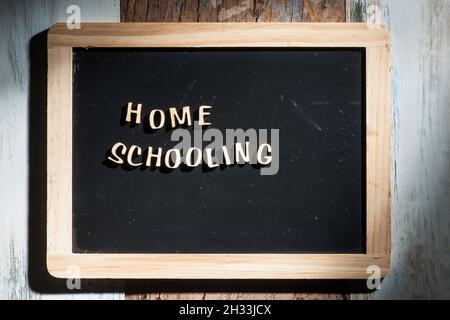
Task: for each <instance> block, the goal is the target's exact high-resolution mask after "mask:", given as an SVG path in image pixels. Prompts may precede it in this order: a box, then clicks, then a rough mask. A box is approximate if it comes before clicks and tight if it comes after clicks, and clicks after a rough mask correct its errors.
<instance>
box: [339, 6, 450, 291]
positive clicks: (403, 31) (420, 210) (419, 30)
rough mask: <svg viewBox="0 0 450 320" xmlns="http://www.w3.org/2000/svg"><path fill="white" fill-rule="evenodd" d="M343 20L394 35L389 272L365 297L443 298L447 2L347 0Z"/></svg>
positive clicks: (449, 224) (449, 94)
mask: <svg viewBox="0 0 450 320" xmlns="http://www.w3.org/2000/svg"><path fill="white" fill-rule="evenodd" d="M347 17H348V18H349V20H351V21H366V20H368V21H372V22H373V21H377V22H381V23H385V24H387V26H388V28H389V30H390V33H391V36H392V58H393V72H392V74H393V86H392V92H393V100H392V102H393V113H392V117H393V148H392V153H393V171H392V176H393V182H392V183H393V216H392V218H393V221H392V269H391V273H390V274H389V275H388V276H387V277H386V279H384V281H383V282H382V284H381V289H380V290H378V291H376V292H375V293H373V294H371V295H369V296H368V298H370V299H449V298H450V237H449V235H450V209H449V208H450V147H449V146H450V2H449V1H447V0H435V1H426V0H416V1H407V0H389V1H388V0H348V1H347ZM355 298H367V297H365V296H362V297H361V296H355Z"/></svg>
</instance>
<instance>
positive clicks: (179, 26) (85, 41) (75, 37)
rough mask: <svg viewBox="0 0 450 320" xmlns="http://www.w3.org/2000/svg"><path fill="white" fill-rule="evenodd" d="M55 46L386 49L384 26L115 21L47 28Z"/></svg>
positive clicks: (387, 41)
mask: <svg viewBox="0 0 450 320" xmlns="http://www.w3.org/2000/svg"><path fill="white" fill-rule="evenodd" d="M48 42H49V45H51V46H55V47H56V46H58V47H138V48H139V47H140V48H142V47H157V48H160V47H163V48H167V47H246V46H249V47H308V46H309V47H312V46H313V47H386V46H387V45H388V44H389V35H388V33H387V30H386V29H383V28H379V29H375V28H368V27H367V25H366V24H365V23H352V24H350V23H330V22H328V23H281V22H280V23H267V22H259V23H238V22H235V23H197V22H196V23H189V22H180V23H121V24H119V25H116V24H111V23H109V24H89V23H85V24H84V25H83V28H82V29H81V30H68V29H67V28H66V27H65V25H64V24H56V25H55V26H53V27H52V28H51V29H50V31H49V35H48Z"/></svg>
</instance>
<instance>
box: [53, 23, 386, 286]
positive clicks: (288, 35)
mask: <svg viewBox="0 0 450 320" xmlns="http://www.w3.org/2000/svg"><path fill="white" fill-rule="evenodd" d="M210 39H214V41H211V40H210ZM48 45H49V60H48V97H49V98H48V118H47V128H48V133H47V136H48V138H47V159H48V160H47V161H48V165H47V173H48V175H47V189H48V192H49V193H48V196H47V199H48V201H47V210H48V216H47V221H48V230H47V232H48V234H47V239H48V243H47V267H48V270H49V271H50V273H51V274H52V275H54V276H55V277H60V278H67V277H68V274H67V270H69V267H70V266H72V265H76V266H78V268H79V269H80V273H81V277H82V278H85V279H88V278H94V279H95V278H97V279H100V278H111V279H115V278H119V279H130V278H136V279H139V278H142V279H145V278H150V279H366V278H367V267H368V266H370V265H378V266H379V267H380V269H381V274H382V275H385V274H386V273H387V271H388V269H389V258H390V233H389V232H388V231H390V137H391V126H390V114H391V112H390V109H391V108H390V56H389V50H390V44H389V35H388V33H387V31H386V29H384V28H372V27H370V26H367V25H366V24H350V23H348V24H342V23H339V24H336V23H320V24H317V23H305V24H293V23H278V24H276V25H273V24H268V23H252V24H249V23H214V24H212V23H207V24H204V23H174V24H161V23H151V24H143V23H140V24H133V23H122V24H117V25H115V24H84V25H83V29H82V30H80V31H70V30H67V29H66V27H65V25H63V24H57V25H55V26H54V27H52V28H51V29H50V31H49V36H48ZM130 45H131V46H134V47H144V48H146V47H165V46H182V47H192V46H195V47H209V46H211V45H215V46H218V47H226V46H237V47H253V46H261V45H263V46H277V47H314V46H317V47H323V46H336V47H366V48H367V55H366V66H367V72H366V87H367V93H366V98H367V107H366V127H367V129H366V131H367V137H366V148H367V151H366V152H367V153H366V156H367V164H366V170H367V186H366V190H367V194H368V196H367V226H366V230H367V244H366V248H367V254H347V255H344V254H341V255H338V254H320V255H319V254H289V255H283V254H146V255H144V254H126V255H121V254H102V255H93V254H72V245H71V244H72V206H71V204H72V166H71V164H72V114H71V113H70V112H67V110H71V109H72V54H71V52H72V50H71V47H70V46H73V47H79V46H81V47H87V46H95V47H103V46H114V47H127V46H130Z"/></svg>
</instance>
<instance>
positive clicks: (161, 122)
mask: <svg viewBox="0 0 450 320" xmlns="http://www.w3.org/2000/svg"><path fill="white" fill-rule="evenodd" d="M156 112H158V113H159V117H160V120H159V125H155V113H156ZM148 118H149V121H150V128H152V129H153V130H157V129H161V128H162V127H164V123H165V122H166V115H165V114H164V111H162V110H160V109H155V110H152V111H151V112H150V116H149V117H148Z"/></svg>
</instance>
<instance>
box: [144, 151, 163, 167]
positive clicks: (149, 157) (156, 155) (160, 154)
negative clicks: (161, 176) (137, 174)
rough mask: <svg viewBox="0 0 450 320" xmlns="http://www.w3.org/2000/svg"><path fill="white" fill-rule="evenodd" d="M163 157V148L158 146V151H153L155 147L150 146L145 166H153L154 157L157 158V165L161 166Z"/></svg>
mask: <svg viewBox="0 0 450 320" xmlns="http://www.w3.org/2000/svg"><path fill="white" fill-rule="evenodd" d="M161 157H162V148H158V151H157V153H153V148H152V147H148V152H147V161H146V162H145V166H147V167H151V165H152V158H156V164H155V166H156V167H160V166H161Z"/></svg>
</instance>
